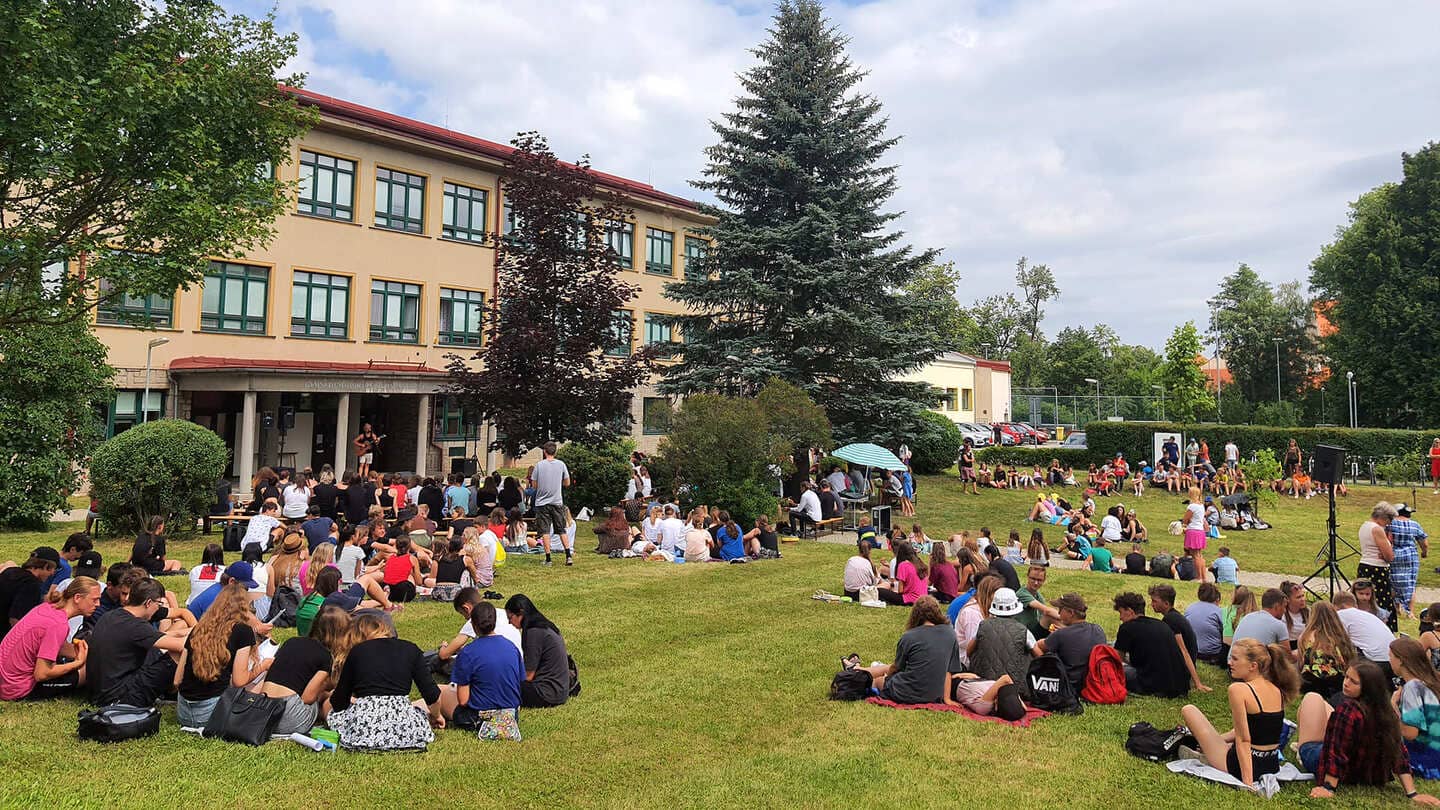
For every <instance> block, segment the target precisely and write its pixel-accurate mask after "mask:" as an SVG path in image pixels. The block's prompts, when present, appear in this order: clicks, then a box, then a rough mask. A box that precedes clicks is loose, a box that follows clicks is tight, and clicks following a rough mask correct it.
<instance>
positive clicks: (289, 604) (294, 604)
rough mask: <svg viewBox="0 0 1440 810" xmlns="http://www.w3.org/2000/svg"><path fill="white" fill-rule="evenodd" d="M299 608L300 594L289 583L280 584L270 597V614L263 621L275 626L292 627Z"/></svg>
mask: <svg viewBox="0 0 1440 810" xmlns="http://www.w3.org/2000/svg"><path fill="white" fill-rule="evenodd" d="M299 610H300V594H299V593H298V592H297V591H296V590H295V589H294V588H292V587H290V586H289V585H281V586H280V587H278V588H276V589H275V595H274V596H272V597H270V615H269V616H268V617H266V619H265V621H266V622H268V623H270V624H271V625H273V626H275V627H294V626H295V616H296V614H297V613H298V612H299Z"/></svg>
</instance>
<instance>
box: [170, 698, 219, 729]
mask: <svg viewBox="0 0 1440 810" xmlns="http://www.w3.org/2000/svg"><path fill="white" fill-rule="evenodd" d="M219 702H220V698H219V696H216V697H213V698H210V699H208V700H186V699H185V696H184V695H177V696H176V698H175V719H177V720H179V721H180V727H181V728H204V727H205V724H206V723H208V722H209V721H210V715H212V714H214V713H215V704H217V703H219Z"/></svg>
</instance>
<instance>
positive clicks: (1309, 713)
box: [1295, 661, 1440, 806]
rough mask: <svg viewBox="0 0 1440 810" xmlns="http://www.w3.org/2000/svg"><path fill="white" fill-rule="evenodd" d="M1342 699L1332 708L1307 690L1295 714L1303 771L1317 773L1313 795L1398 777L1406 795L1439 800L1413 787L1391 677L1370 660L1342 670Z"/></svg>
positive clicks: (1438, 803)
mask: <svg viewBox="0 0 1440 810" xmlns="http://www.w3.org/2000/svg"><path fill="white" fill-rule="evenodd" d="M1342 692H1343V693H1344V695H1345V699H1344V700H1342V701H1340V704H1339V705H1338V706H1336V707H1334V708H1333V709H1332V708H1331V707H1330V704H1329V703H1328V702H1326V700H1325V698H1323V697H1321V696H1320V695H1318V694H1315V693H1313V692H1312V693H1310V694H1308V695H1306V696H1305V698H1304V700H1301V701H1300V710H1299V711H1298V712H1296V713H1295V720H1296V724H1297V725H1298V727H1299V728H1298V730H1297V731H1296V738H1297V743H1298V751H1297V753H1298V754H1299V759H1300V766H1301V769H1302V770H1304V771H1306V772H1307V773H1313V774H1315V787H1313V788H1311V790H1310V798H1312V799H1329V798H1333V797H1334V796H1335V794H1336V793H1337V792H1338V791H1339V789H1340V786H1341V785H1376V786H1384V785H1386V784H1388V783H1389V782H1390V780H1391V779H1392V778H1396V777H1398V778H1399V780H1400V786H1401V787H1402V788H1403V789H1404V791H1405V796H1406V797H1407V798H1409V799H1410V800H1412V801H1414V802H1416V803H1418V804H1425V805H1431V806H1440V799H1436V798H1435V797H1434V796H1431V795H1429V794H1426V793H1420V792H1419V791H1417V790H1416V789H1415V777H1414V776H1413V775H1412V774H1411V773H1410V757H1409V755H1408V754H1407V753H1406V751H1405V746H1404V745H1403V744H1402V743H1403V740H1402V739H1401V736H1400V717H1399V715H1397V714H1396V712H1395V707H1394V706H1393V705H1392V704H1391V702H1390V700H1391V698H1390V679H1389V678H1388V677H1387V676H1386V675H1385V673H1384V672H1383V671H1381V669H1380V667H1378V666H1376V665H1375V663H1374V662H1371V661H1356V662H1354V663H1352V664H1351V665H1350V666H1349V667H1348V668H1347V669H1346V670H1345V682H1344V686H1343V687H1342Z"/></svg>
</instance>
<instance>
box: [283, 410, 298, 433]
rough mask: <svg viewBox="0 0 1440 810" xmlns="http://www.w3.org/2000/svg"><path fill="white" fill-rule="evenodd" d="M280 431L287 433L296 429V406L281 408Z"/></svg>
mask: <svg viewBox="0 0 1440 810" xmlns="http://www.w3.org/2000/svg"><path fill="white" fill-rule="evenodd" d="M280 429H281V430H285V431H290V430H294V429H295V406H293V405H281V406H280Z"/></svg>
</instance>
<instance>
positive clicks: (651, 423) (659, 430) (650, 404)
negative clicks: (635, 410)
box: [640, 397, 675, 436]
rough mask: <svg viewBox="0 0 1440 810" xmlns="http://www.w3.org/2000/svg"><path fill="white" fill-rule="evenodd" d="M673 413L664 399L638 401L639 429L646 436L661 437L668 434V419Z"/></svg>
mask: <svg viewBox="0 0 1440 810" xmlns="http://www.w3.org/2000/svg"><path fill="white" fill-rule="evenodd" d="M674 413H675V411H674V409H673V408H671V407H670V400H668V399H666V398H665V397H645V398H644V399H643V400H641V401H640V429H641V431H642V432H643V433H644V434H645V435H646V436H663V435H665V434H666V433H669V432H670V417H671V416H673V415H674Z"/></svg>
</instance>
